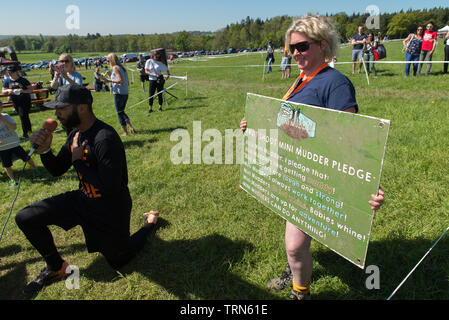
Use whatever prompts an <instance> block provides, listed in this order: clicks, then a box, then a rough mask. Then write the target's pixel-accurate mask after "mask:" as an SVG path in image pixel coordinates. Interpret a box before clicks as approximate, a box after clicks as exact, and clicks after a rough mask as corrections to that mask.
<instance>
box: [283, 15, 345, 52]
mask: <svg viewBox="0 0 449 320" xmlns="http://www.w3.org/2000/svg"><path fill="white" fill-rule="evenodd" d="M294 32H300V33H303V34H304V35H305V36H307V37H308V38H310V39H311V40H313V41H315V42H321V41H323V40H324V41H326V43H327V46H326V49H325V50H324V58H327V59H332V57H333V56H336V55H337V51H338V35H337V31H336V29H335V27H334V25H333V24H332V22H331V21H330V20H329V19H328V18H326V17H325V16H321V15H310V14H308V15H306V16H303V17H301V18H298V19H296V20H293V22H292V24H291V26H290V28H288V30H287V32H286V33H285V43H286V45H287V46H288V45H289V44H290V38H291V35H292V33H294ZM291 54H293V52H291Z"/></svg>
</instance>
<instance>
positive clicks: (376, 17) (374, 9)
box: [365, 4, 380, 30]
mask: <svg viewBox="0 0 449 320" xmlns="http://www.w3.org/2000/svg"><path fill="white" fill-rule="evenodd" d="M365 12H367V13H369V15H370V16H369V17H368V18H367V19H366V22H365V25H366V28H367V29H368V30H378V29H380V10H379V7H378V6H376V5H373V4H372V5H369V6H368V7H366V10H365Z"/></svg>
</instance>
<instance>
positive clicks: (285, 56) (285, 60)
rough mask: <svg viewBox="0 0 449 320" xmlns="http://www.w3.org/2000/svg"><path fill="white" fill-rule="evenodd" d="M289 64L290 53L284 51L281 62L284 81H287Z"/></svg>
mask: <svg viewBox="0 0 449 320" xmlns="http://www.w3.org/2000/svg"><path fill="white" fill-rule="evenodd" d="M287 63H288V51H286V50H284V54H283V55H282V61H281V70H282V79H287V78H288V77H287V72H288V70H287Z"/></svg>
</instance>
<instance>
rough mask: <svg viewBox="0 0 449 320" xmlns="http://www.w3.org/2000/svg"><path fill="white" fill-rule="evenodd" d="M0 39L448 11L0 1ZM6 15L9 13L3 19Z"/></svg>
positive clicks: (419, 0)
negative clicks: (71, 9)
mask: <svg viewBox="0 0 449 320" xmlns="http://www.w3.org/2000/svg"><path fill="white" fill-rule="evenodd" d="M2 2H3V3H2V5H1V9H2V15H1V18H0V21H1V24H0V25H1V27H0V35H11V34H21V35H23V34H27V35H34V34H39V33H42V34H44V35H62V34H69V33H72V34H79V35H86V34H87V33H97V32H98V33H100V34H102V35H105V34H125V33H130V34H139V33H144V34H153V33H171V32H176V31H182V30H186V31H217V30H218V29H221V28H223V27H225V26H226V25H228V24H231V23H234V22H240V21H241V20H242V19H245V18H246V17H247V16H249V17H251V18H254V19H255V18H261V19H263V20H265V19H266V18H272V17H275V16H279V15H288V16H300V15H303V14H306V13H309V12H311V13H321V14H325V13H326V12H327V13H330V14H332V13H337V12H342V11H344V12H346V13H348V14H352V13H354V12H355V13H359V12H360V13H364V12H365V10H366V8H367V7H368V6H369V5H376V6H377V7H378V8H379V10H380V12H381V13H382V12H397V11H400V10H401V9H404V10H408V9H423V8H433V7H448V6H449V2H448V1H447V0H446V1H441V0H394V1H393V0H370V1H363V0H362V1H356V0H333V1H329V0H322V1H310V0H309V1H304V0H295V1H293V0H284V1H274V0H258V1H254V0H246V1H245V0H220V1H217V0H209V1H207V0H206V1H204V0H202V1H198V0H166V1H163V0H162V1H151V0H150V1H148V0H147V1H146V0H140V1H136V0H121V1H117V0H108V1H98V0H71V1H67V0H41V1H26V2H25V3H26V6H25V7H23V2H22V5H20V10H18V7H17V3H15V2H14V1H2ZM69 5H76V6H77V7H78V8H79V12H80V15H79V29H68V28H67V24H66V20H67V19H68V18H69V22H72V23H73V22H75V21H76V20H73V19H72V20H70V17H72V16H71V15H70V14H67V13H66V8H67V7H68V6H69ZM8 12H13V13H14V14H11V15H8V14H7V13H8Z"/></svg>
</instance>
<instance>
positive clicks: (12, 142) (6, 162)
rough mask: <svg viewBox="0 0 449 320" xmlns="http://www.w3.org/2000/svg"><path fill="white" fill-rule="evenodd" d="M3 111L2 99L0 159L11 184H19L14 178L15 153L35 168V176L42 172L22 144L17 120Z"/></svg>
mask: <svg viewBox="0 0 449 320" xmlns="http://www.w3.org/2000/svg"><path fill="white" fill-rule="evenodd" d="M2 111H3V104H2V102H1V101H0V159H1V161H2V166H3V168H5V171H6V174H7V176H8V177H9V179H10V180H11V181H10V184H11V186H15V185H17V182H16V180H15V179H14V172H13V171H12V157H13V155H15V156H17V157H18V158H20V159H22V160H23V161H24V162H27V163H28V164H29V165H30V166H31V167H32V168H33V169H34V176H35V177H39V176H40V173H39V170H38V169H37V167H36V165H35V164H34V161H33V160H32V159H31V158H30V157H29V156H28V154H27V153H26V152H25V150H23V148H22V147H21V146H20V141H19V136H18V135H17V133H16V128H17V124H16V122H15V121H14V119H13V118H11V116H10V115H9V114H7V113H2Z"/></svg>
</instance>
